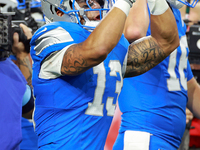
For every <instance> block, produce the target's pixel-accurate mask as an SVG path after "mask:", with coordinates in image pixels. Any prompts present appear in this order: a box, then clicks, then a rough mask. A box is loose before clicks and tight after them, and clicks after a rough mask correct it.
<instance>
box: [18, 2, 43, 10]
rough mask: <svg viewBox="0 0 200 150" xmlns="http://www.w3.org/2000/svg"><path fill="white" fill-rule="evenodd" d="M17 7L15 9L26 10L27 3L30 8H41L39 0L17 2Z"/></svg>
mask: <svg viewBox="0 0 200 150" xmlns="http://www.w3.org/2000/svg"><path fill="white" fill-rule="evenodd" d="M17 2H18V6H17V9H26V7H27V6H26V5H27V2H28V4H29V5H30V6H29V7H30V8H37V7H41V1H40V0H17Z"/></svg>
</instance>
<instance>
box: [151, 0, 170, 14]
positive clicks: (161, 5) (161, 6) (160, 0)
mask: <svg viewBox="0 0 200 150" xmlns="http://www.w3.org/2000/svg"><path fill="white" fill-rule="evenodd" d="M148 6H149V9H150V12H151V14H152V15H161V14H163V13H164V12H165V11H166V10H167V9H168V8H169V5H168V4H167V2H166V0H148Z"/></svg>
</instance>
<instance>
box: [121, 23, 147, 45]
mask: <svg viewBox="0 0 200 150" xmlns="http://www.w3.org/2000/svg"><path fill="white" fill-rule="evenodd" d="M124 36H125V38H126V39H127V40H128V41H129V42H130V43H131V42H134V41H135V40H137V39H140V38H142V37H144V36H146V33H145V32H144V31H142V30H140V29H139V28H131V27H130V28H127V29H126V30H124Z"/></svg>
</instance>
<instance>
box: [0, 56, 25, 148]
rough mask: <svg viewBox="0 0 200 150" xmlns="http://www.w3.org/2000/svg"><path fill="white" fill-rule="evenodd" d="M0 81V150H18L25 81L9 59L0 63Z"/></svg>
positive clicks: (20, 137)
mask: <svg viewBox="0 0 200 150" xmlns="http://www.w3.org/2000/svg"><path fill="white" fill-rule="evenodd" d="M0 79H1V86H0V95H1V100H0V111H1V113H0V118H1V119H0V125H1V128H0V137H1V140H0V145H1V149H3V150H11V149H12V150H18V149H19V144H20V142H21V140H22V135H21V116H22V99H23V95H24V93H25V90H26V80H25V78H24V76H23V75H22V73H21V71H20V70H19V68H18V67H17V66H16V65H15V64H14V63H13V62H12V61H11V59H10V58H7V59H6V60H4V61H0Z"/></svg>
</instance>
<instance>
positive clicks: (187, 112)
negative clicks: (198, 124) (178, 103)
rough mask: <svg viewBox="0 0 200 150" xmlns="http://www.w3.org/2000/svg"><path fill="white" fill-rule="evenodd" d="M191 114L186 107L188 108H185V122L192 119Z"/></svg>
mask: <svg viewBox="0 0 200 150" xmlns="http://www.w3.org/2000/svg"><path fill="white" fill-rule="evenodd" d="M193 117H194V116H193V114H192V113H191V111H190V110H189V109H188V108H186V124H187V123H188V122H189V121H190V120H192V119H193Z"/></svg>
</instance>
